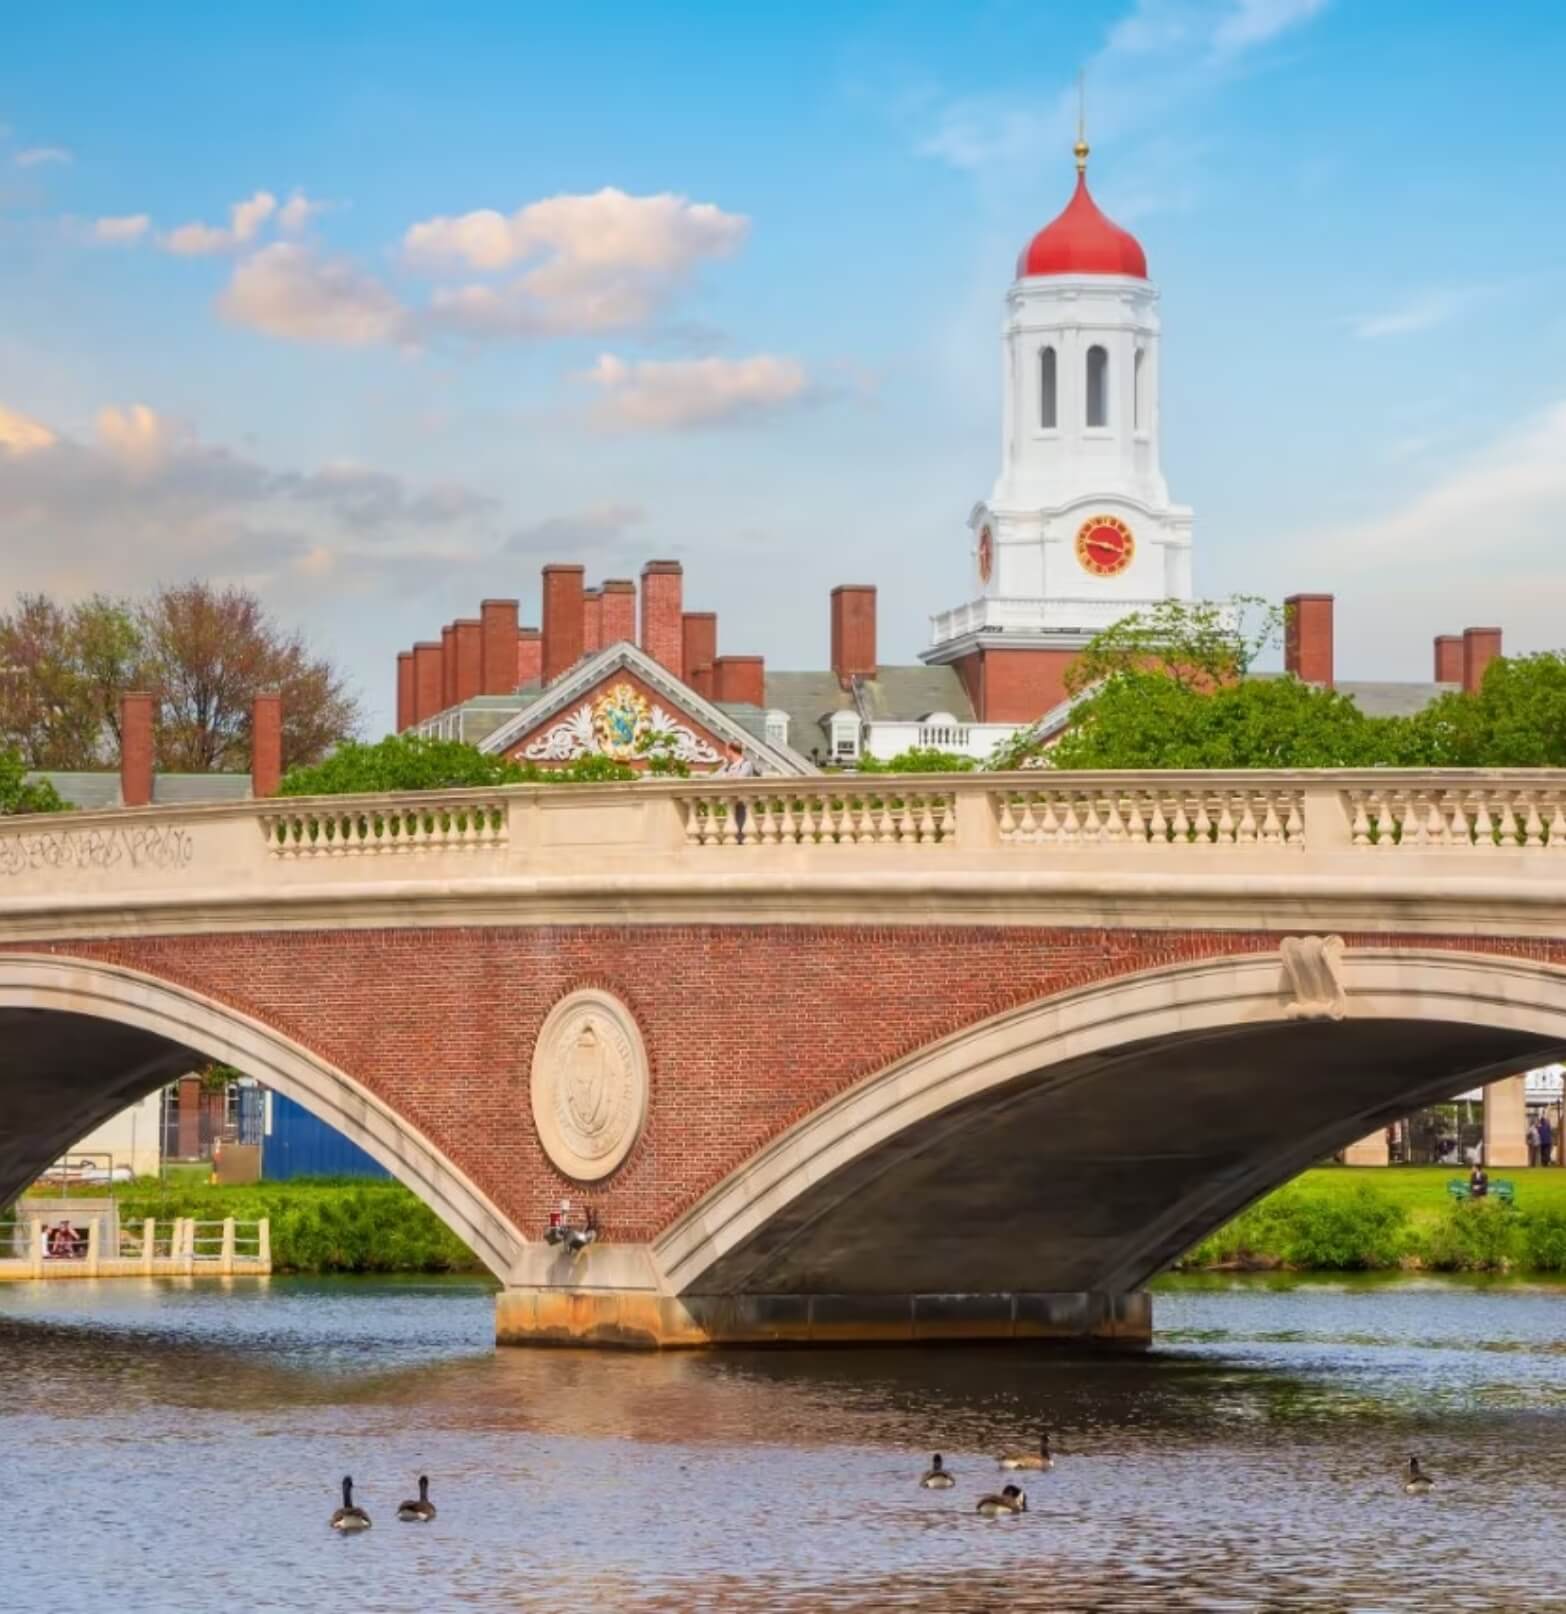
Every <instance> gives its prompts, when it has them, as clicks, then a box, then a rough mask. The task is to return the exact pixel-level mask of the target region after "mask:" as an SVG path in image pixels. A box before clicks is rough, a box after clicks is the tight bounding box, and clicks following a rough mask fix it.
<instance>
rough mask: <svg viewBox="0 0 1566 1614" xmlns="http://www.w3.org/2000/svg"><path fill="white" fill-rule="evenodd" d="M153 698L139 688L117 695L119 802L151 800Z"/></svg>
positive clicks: (136, 803) (134, 804)
mask: <svg viewBox="0 0 1566 1614" xmlns="http://www.w3.org/2000/svg"><path fill="white" fill-rule="evenodd" d="M152 708H153V698H152V696H151V695H148V694H145V693H144V692H142V691H140V690H138V691H136V692H134V693H131V694H125V695H121V696H120V805H121V806H122V807H147V806H150V805H151V802H152Z"/></svg>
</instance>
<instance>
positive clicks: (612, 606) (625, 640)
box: [599, 577, 636, 646]
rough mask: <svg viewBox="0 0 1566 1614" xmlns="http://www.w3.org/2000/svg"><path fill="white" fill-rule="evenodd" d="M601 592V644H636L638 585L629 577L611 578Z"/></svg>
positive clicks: (605, 580) (605, 582) (606, 581)
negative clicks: (602, 598)
mask: <svg viewBox="0 0 1566 1614" xmlns="http://www.w3.org/2000/svg"><path fill="white" fill-rule="evenodd" d="M599 592H600V593H602V595H603V597H604V600H603V606H602V616H603V630H602V634H601V636H600V637H601V643H602V644H603V645H606V646H607V645H612V644H635V643H636V584H635V583H633V582H632V581H631V579H630V578H629V577H609V578H605V579H604V586H603V588H602V589H601V590H600V591H599Z"/></svg>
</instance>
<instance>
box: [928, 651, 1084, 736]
mask: <svg viewBox="0 0 1566 1614" xmlns="http://www.w3.org/2000/svg"><path fill="white" fill-rule="evenodd" d="M1076 659H1077V652H1076V651H1074V650H991V649H983V650H975V651H974V652H973V654H972V655H969V656H964V657H963V658H962V660H961V661H958V662H955V663H953V665H954V666H955V667H956V669H957V676H958V677H959V678H961V679H962V681H963V687H964V688H965V689H966V690H967V691H968V698H969V699H970V700H971V701H972V702H973V709H974V714H975V715H976V716H977V718H978V719H979V721H980V722H981V723H1031V722H1032V721H1033V720H1034V719H1035V718H1038V717H1042V716H1043V715H1044V714H1045V713H1046V712H1047V711H1049V710H1050V708H1051V707H1053V706H1058V705H1059V704H1060V702H1061V701H1063V700H1064V699H1065V698H1066V669H1067V668H1068V667H1069V666H1070V665H1071V664H1072V662H1074V661H1075V660H1076Z"/></svg>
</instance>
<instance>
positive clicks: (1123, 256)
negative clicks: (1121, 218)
mask: <svg viewBox="0 0 1566 1614" xmlns="http://www.w3.org/2000/svg"><path fill="white" fill-rule="evenodd" d="M1080 150H1081V152H1082V156H1081V158H1080V159H1079V163H1080V162H1082V161H1085V159H1086V155H1087V150H1086V147H1082V148H1080ZM1028 275H1132V276H1134V277H1135V278H1136V279H1138V280H1146V279H1147V254H1146V253H1145V252H1143V251H1142V243H1141V242H1140V241H1138V240H1137V238H1136V237H1135V236H1134V235H1132V234H1131V232H1130V231H1129V230H1122V229H1121V228H1120V226H1119V225H1118V224H1115V223H1113V222H1112V221H1111V220H1109V219H1107V218H1105V216H1104V215H1103V213H1101V212H1100V211H1099V206H1098V203H1097V202H1095V201H1094V200H1093V196H1092V193H1091V192H1090V191H1089V190H1088V184H1087V175H1086V173H1084V172H1080V171H1079V172H1078V174H1077V188H1076V190H1075V192H1074V193H1073V194H1072V197H1071V200H1070V201H1069V202H1068V203H1067V204H1066V207H1065V211H1064V212H1062V213H1061V214H1060V215H1059V216H1058V217H1057V218H1054V219H1051V220H1050V222H1049V223H1048V224H1046V225H1045V226H1044V228H1043V229H1042V230H1040V231H1039V233H1038V234H1037V235H1036V236H1034V237H1033V239H1032V240H1031V241H1030V242H1029V243H1028V244H1027V246H1025V247H1024V248H1023V249H1022V252H1021V255H1020V256H1019V257H1018V259H1017V278H1018V279H1019V280H1021V279H1023V278H1024V277H1025V276H1028Z"/></svg>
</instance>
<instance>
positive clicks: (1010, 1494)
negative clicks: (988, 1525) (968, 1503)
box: [975, 1485, 1028, 1519]
mask: <svg viewBox="0 0 1566 1614" xmlns="http://www.w3.org/2000/svg"><path fill="white" fill-rule="evenodd" d="M975 1511H976V1512H978V1513H982V1514H983V1515H984V1517H985V1518H986V1519H1003V1518H1006V1517H1007V1516H1008V1515H1010V1514H1013V1513H1026V1512H1027V1511H1028V1497H1027V1493H1026V1492H1025V1491H1023V1490H1021V1489H1020V1488H1019V1487H1018V1486H1015V1485H1007V1486H1005V1487H1004V1488H1003V1489H1002V1491H1001V1493H1000V1495H999V1496H996V1495H994V1494H993V1493H991V1494H990V1495H989V1496H981V1497H980V1498H979V1505H978V1507H977V1509H975Z"/></svg>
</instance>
